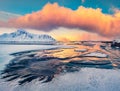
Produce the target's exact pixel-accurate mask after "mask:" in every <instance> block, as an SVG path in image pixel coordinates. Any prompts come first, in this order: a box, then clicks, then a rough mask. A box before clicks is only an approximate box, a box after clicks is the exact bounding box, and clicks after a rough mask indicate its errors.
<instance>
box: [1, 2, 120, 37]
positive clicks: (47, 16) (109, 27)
mask: <svg viewBox="0 0 120 91" xmlns="http://www.w3.org/2000/svg"><path fill="white" fill-rule="evenodd" d="M0 25H1V26H8V27H16V28H21V27H22V28H32V29H39V30H41V29H42V30H43V31H51V30H52V29H57V28H59V27H65V28H78V29H83V30H85V31H88V32H94V33H98V34H100V35H102V36H107V37H111V36H112V37H114V36H118V35H119V34H120V12H117V13H115V14H114V15H108V14H103V13H102V12H101V9H99V8H98V9H92V8H85V7H82V6H80V7H79V8H78V9H77V10H71V9H69V8H65V7H61V6H59V5H58V4H57V3H54V4H50V3H48V4H46V5H45V6H44V7H43V9H42V10H40V11H38V12H33V13H32V14H27V15H25V16H21V17H19V18H17V19H11V20H9V21H8V22H7V23H3V22H0Z"/></svg>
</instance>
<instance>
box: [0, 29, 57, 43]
mask: <svg viewBox="0 0 120 91" xmlns="http://www.w3.org/2000/svg"><path fill="white" fill-rule="evenodd" d="M0 41H7V42H8V41H10V42H11V41H13V42H14V41H17V42H32V43H33V42H55V41H56V40H55V39H54V38H52V37H51V36H50V35H47V34H39V35H38V34H32V33H29V32H27V31H25V30H24V29H18V30H17V31H15V32H12V33H10V34H3V35H0Z"/></svg>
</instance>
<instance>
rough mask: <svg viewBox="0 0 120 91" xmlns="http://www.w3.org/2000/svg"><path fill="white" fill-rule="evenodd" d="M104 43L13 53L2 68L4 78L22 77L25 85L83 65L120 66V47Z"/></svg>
mask: <svg viewBox="0 0 120 91" xmlns="http://www.w3.org/2000/svg"><path fill="white" fill-rule="evenodd" d="M101 45H102V43H97V44H96V45H94V46H84V45H79V44H78V45H74V44H72V46H74V47H73V48H59V49H51V50H41V51H38V50H37V51H26V52H18V53H13V54H11V55H13V56H15V58H14V59H13V60H11V62H10V63H9V64H8V65H7V66H6V68H5V69H4V70H3V71H2V78H3V79H5V80H6V81H12V80H15V79H18V78H19V82H18V83H19V85H22V84H24V83H26V82H31V81H32V80H34V79H38V80H39V81H42V82H43V83H45V82H50V81H52V79H53V78H54V77H55V76H57V75H59V74H60V73H66V72H74V71H79V70H80V68H82V67H94V68H102V69H112V68H120V55H119V54H120V51H119V50H114V49H112V48H110V46H109V45H108V46H105V47H104V48H102V47H101Z"/></svg>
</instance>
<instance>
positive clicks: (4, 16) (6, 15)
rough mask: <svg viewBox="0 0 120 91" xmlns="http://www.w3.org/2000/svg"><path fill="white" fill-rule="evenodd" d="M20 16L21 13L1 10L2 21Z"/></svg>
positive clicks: (0, 18)
mask: <svg viewBox="0 0 120 91" xmlns="http://www.w3.org/2000/svg"><path fill="white" fill-rule="evenodd" d="M20 16H21V15H19V14H14V13H9V12H5V11H0V21H7V20H9V19H11V18H17V17H20Z"/></svg>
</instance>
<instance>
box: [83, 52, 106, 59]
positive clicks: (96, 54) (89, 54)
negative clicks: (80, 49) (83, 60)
mask: <svg viewBox="0 0 120 91" xmlns="http://www.w3.org/2000/svg"><path fill="white" fill-rule="evenodd" d="M83 56H84V57H100V58H106V57H108V55H107V54H105V53H102V52H91V53H88V54H85V55H83Z"/></svg>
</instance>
